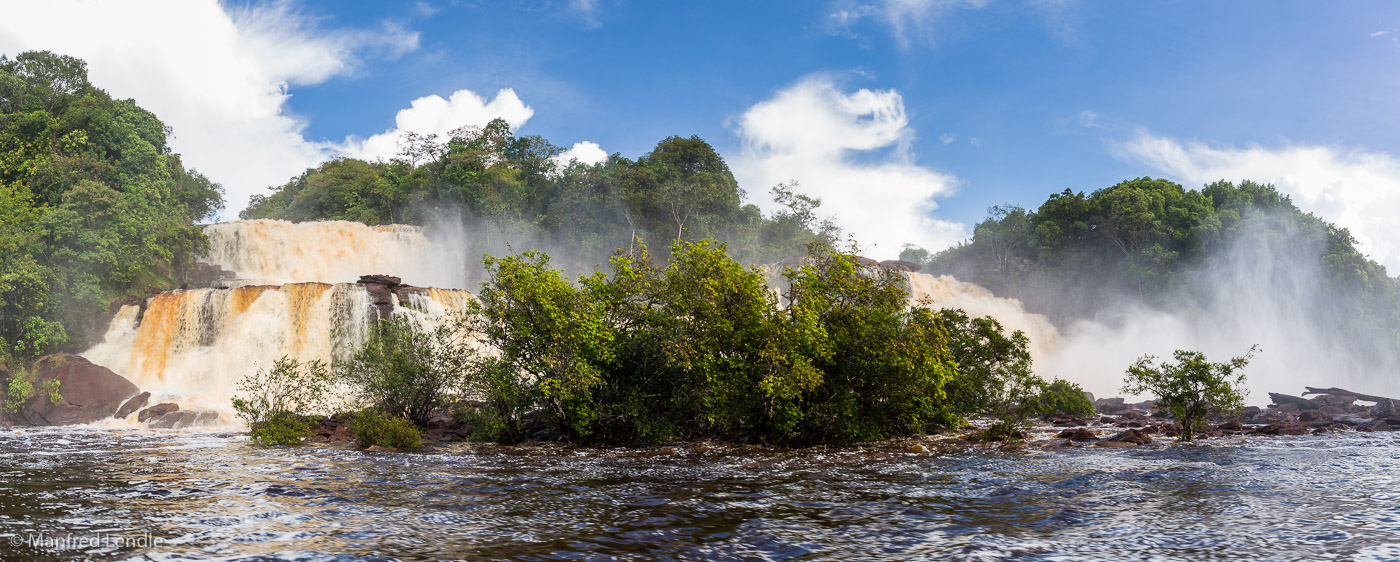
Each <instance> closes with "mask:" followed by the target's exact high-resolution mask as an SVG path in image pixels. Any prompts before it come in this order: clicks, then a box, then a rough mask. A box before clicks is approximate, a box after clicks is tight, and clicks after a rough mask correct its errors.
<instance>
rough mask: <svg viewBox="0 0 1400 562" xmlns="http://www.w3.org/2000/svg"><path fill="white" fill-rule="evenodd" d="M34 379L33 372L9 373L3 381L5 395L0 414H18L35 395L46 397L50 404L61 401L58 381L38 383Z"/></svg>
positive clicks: (51, 380) (61, 395) (0, 406)
mask: <svg viewBox="0 0 1400 562" xmlns="http://www.w3.org/2000/svg"><path fill="white" fill-rule="evenodd" d="M35 377H36V375H35V374H34V372H33V371H29V370H19V371H16V372H14V373H10V374H9V375H7V376H6V377H5V378H4V379H3V380H4V388H5V395H4V401H3V404H0V413H5V414H16V413H18V412H19V411H20V408H22V407H23V406H24V403H25V402H28V401H29V399H30V398H33V397H34V396H35V395H36V394H39V395H44V396H46V397H48V399H49V403H51V404H58V403H59V401H61V400H63V394H61V393H60V392H59V384H60V381H59V380H58V379H49V380H46V381H43V382H39V381H36V380H35ZM35 383H38V384H37V385H36V384H35ZM36 386H37V388H36Z"/></svg>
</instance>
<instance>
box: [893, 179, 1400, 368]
mask: <svg viewBox="0 0 1400 562" xmlns="http://www.w3.org/2000/svg"><path fill="white" fill-rule="evenodd" d="M901 257H902V258H903V259H906V260H909V261H914V262H917V263H922V264H924V265H925V267H926V268H927V271H928V272H930V273H935V274H950V275H953V276H955V277H957V278H958V279H960V280H964V281H969V282H972V283H977V284H979V285H982V286H985V287H987V288H989V289H991V290H993V291H994V292H996V293H997V294H999V295H1003V296H1009V297H1015V298H1019V299H1021V300H1023V301H1025V303H1026V304H1027V307H1028V308H1030V309H1032V310H1035V311H1037V312H1043V313H1046V314H1048V315H1050V316H1051V317H1052V318H1053V319H1055V320H1056V321H1057V322H1058V323H1061V324H1063V323H1065V322H1066V321H1069V320H1074V319H1080V318H1090V317H1094V316H1096V315H1100V314H1102V313H1105V312H1106V311H1110V310H1111V309H1121V308H1126V307H1127V306H1128V305H1135V304H1140V305H1146V306H1148V307H1151V308H1154V309H1158V310H1167V311H1171V312H1173V313H1175V314H1181V315H1185V316H1190V315H1192V314H1199V313H1201V312H1202V310H1201V309H1202V308H1203V307H1209V306H1213V305H1215V304H1218V303H1219V301H1220V299H1221V298H1225V299H1233V300H1243V299H1246V298H1250V297H1253V296H1255V295H1244V294H1236V295H1224V296H1223V297H1222V296H1221V295H1219V294H1217V293H1218V291H1219V287H1220V286H1221V284H1222V283H1224V282H1227V281H1235V280H1237V279H1239V278H1245V279H1246V281H1245V282H1244V283H1239V284H1237V286H1244V287H1249V290H1252V291H1257V292H1269V291H1285V290H1287V291H1292V293H1291V294H1287V295H1285V294H1283V293H1280V294H1272V295H1268V294H1266V295H1263V298H1264V299H1272V300H1275V301H1278V300H1280V299H1290V298H1293V296H1295V295H1297V294H1299V293H1304V294H1306V296H1307V298H1306V299H1305V300H1300V301H1299V302H1291V303H1285V304H1287V305H1288V306H1293V307H1298V308H1299V309H1302V314H1304V315H1305V316H1306V317H1307V319H1308V321H1309V323H1310V324H1312V325H1313V326H1314V327H1315V329H1316V330H1317V332H1318V333H1327V334H1333V335H1334V336H1335V337H1337V338H1338V339H1339V341H1346V342H1348V346H1350V347H1352V348H1353V349H1354V350H1355V351H1357V352H1359V353H1360V354H1361V355H1363V356H1366V358H1367V359H1365V360H1366V361H1368V362H1370V363H1372V364H1381V363H1382V362H1383V361H1387V360H1389V361H1393V360H1394V359H1395V355H1396V353H1397V350H1400V281H1397V280H1396V279H1395V278H1393V277H1390V276H1388V275H1387V273H1386V270H1385V267H1384V266H1382V265H1380V264H1378V263H1376V262H1375V261H1373V260H1371V259H1368V258H1367V257H1366V256H1365V255H1364V254H1362V253H1361V251H1359V250H1358V249H1357V247H1356V241H1355V239H1354V238H1353V237H1352V236H1351V234H1350V233H1349V232H1348V231H1347V230H1346V229H1345V228H1341V227H1338V226H1336V225H1334V224H1331V223H1329V222H1327V221H1325V220H1323V219H1321V218H1319V217H1317V216H1314V215H1312V214H1311V213H1305V212H1303V211H1302V210H1300V209H1299V208H1298V207H1297V206H1296V205H1294V204H1293V202H1292V201H1291V200H1290V199H1289V197H1288V196H1286V195H1283V194H1281V193H1279V192H1278V191H1277V190H1276V189H1274V188H1273V186H1270V185H1262V184H1258V183H1254V182H1250V181H1244V182H1240V183H1238V184H1235V183H1229V182H1224V181H1221V182H1216V183H1212V184H1210V185H1207V186H1205V187H1204V188H1203V189H1200V190H1189V189H1185V188H1184V187H1182V186H1181V185H1178V184H1175V183H1172V182H1170V181H1166V180H1161V179H1152V178H1138V179H1134V180H1129V181H1125V182H1122V183H1119V184H1117V185H1114V186H1112V187H1108V188H1104V189H1100V190H1098V191H1095V192H1093V193H1090V194H1087V195H1086V194H1085V193H1083V192H1074V191H1071V190H1068V189H1067V190H1065V191H1063V192H1061V193H1057V194H1053V195H1051V196H1050V197H1049V198H1048V199H1047V200H1046V201H1045V202H1044V203H1043V204H1041V205H1040V207H1039V208H1038V209H1029V210H1028V209H1025V208H1021V207H1017V206H1011V205H1007V206H998V207H993V208H992V209H991V210H990V213H989V216H988V217H987V218H986V219H985V220H984V221H982V222H981V223H979V224H977V226H976V227H975V229H974V234H973V238H972V239H971V240H969V241H967V242H965V243H963V244H960V245H958V246H956V247H953V248H949V249H947V250H944V251H941V252H938V253H930V252H928V251H926V250H924V249H921V248H906V249H905V250H904V252H903V253H902V255H901ZM1363 347H1365V348H1366V349H1361V348H1363Z"/></svg>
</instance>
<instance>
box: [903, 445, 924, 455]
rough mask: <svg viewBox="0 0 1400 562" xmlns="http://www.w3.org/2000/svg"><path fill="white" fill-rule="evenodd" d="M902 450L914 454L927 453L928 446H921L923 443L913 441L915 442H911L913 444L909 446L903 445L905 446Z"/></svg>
mask: <svg viewBox="0 0 1400 562" xmlns="http://www.w3.org/2000/svg"><path fill="white" fill-rule="evenodd" d="M904 452H906V453H914V454H916V455H927V454H928V447H925V446H923V445H921V444H918V443H915V444H913V445H910V446H908V447H905V448H904Z"/></svg>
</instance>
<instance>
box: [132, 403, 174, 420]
mask: <svg viewBox="0 0 1400 562" xmlns="http://www.w3.org/2000/svg"><path fill="white" fill-rule="evenodd" d="M179 410H180V405H179V404H170V403H165V404H156V405H155V406H151V407H150V408H146V409H145V410H141V413H139V414H136V421H139V422H144V421H146V420H150V419H156V418H160V417H161V416H164V415H166V414H169V413H171V412H177V411H179Z"/></svg>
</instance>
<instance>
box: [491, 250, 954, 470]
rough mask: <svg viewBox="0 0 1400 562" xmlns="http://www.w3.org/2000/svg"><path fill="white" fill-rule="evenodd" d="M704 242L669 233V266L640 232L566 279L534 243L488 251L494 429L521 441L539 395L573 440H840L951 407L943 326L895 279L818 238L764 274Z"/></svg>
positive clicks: (877, 434)
mask: <svg viewBox="0 0 1400 562" xmlns="http://www.w3.org/2000/svg"><path fill="white" fill-rule="evenodd" d="M725 250H726V248H725V246H724V245H722V244H718V243H715V242H713V241H699V242H683V241H682V242H676V243H674V244H673V245H672V247H671V248H670V253H671V256H672V259H671V261H670V263H669V264H667V266H666V267H665V268H658V267H657V266H656V265H655V264H653V262H652V261H651V260H650V257H649V256H648V254H647V252H646V248H645V247H644V246H642V245H640V244H639V245H636V246H633V247H632V248H631V250H629V251H627V252H622V253H619V254H617V255H615V256H614V257H613V259H612V261H611V264H612V271H611V274H610V275H609V274H606V273H602V272H599V273H595V274H593V275H590V276H587V277H584V278H582V279H580V282H579V283H578V284H577V285H575V284H572V283H569V282H568V281H567V280H566V279H565V277H564V275H563V273H562V272H561V271H559V270H557V269H554V268H552V267H551V266H550V264H549V260H548V258H547V257H546V256H544V255H543V254H540V253H537V252H526V253H523V254H520V255H513V256H507V257H503V258H499V259H498V258H488V259H487V268H488V270H489V271H490V273H491V279H490V281H489V282H487V283H486V284H485V285H484V287H483V289H482V291H481V305H480V308H479V309H478V310H477V311H476V314H477V315H478V318H479V319H480V326H481V332H480V333H481V334H482V336H483V337H482V341H483V343H484V344H485V346H486V347H487V348H488V349H490V350H492V351H494V352H495V353H493V354H490V358H489V359H485V360H483V361H482V362H481V367H480V369H479V370H478V371H477V374H478V376H477V377H476V378H475V379H474V384H475V392H476V393H477V394H480V395H482V396H484V397H485V398H486V402H487V404H488V408H487V410H486V411H487V412H488V413H489V414H490V415H491V416H492V419H491V421H489V422H487V423H485V424H484V425H486V426H487V427H491V428H498V430H499V433H497V435H496V437H497V438H499V439H502V440H506V441H514V440H519V439H523V438H524V437H525V436H524V435H523V434H522V433H521V429H520V425H521V420H522V418H523V417H524V414H526V413H527V412H530V411H532V410H533V409H535V408H542V409H543V412H544V413H545V414H546V416H547V419H548V421H549V423H550V424H551V426H553V427H555V428H558V429H559V430H560V431H562V432H563V433H564V434H565V435H566V436H567V437H569V438H570V439H572V440H574V441H577V442H610V443H648V442H657V441H663V440H668V439H676V438H685V437H695V436H705V435H709V436H716V437H721V438H728V439H736V440H753V441H766V442H778V443H795V444H801V443H833V442H852V441H861V440H869V439H879V438H883V437H887V436H891V435H906V434H911V433H915V432H920V431H924V430H927V429H928V428H929V427H931V426H933V425H935V424H939V423H948V422H950V421H952V420H954V419H955V418H954V417H953V416H952V415H951V414H950V413H949V412H950V411H951V409H950V408H949V407H948V405H947V404H945V396H944V393H943V391H942V387H943V385H944V384H945V383H946V382H947V381H948V380H949V379H950V378H951V377H952V376H953V375H954V366H953V364H952V361H951V356H950V355H949V354H948V352H947V337H948V336H947V334H946V331H945V329H944V327H943V326H942V324H941V323H940V322H939V321H938V320H937V319H936V318H935V317H934V315H933V314H932V313H931V312H929V311H927V310H924V309H912V308H910V307H909V306H908V302H907V296H906V293H905V292H904V289H903V278H902V277H900V276H898V275H897V274H894V273H891V272H885V271H874V270H867V269H865V268H861V267H859V266H857V265H856V264H855V261H854V260H853V259H852V256H851V255H850V254H849V253H845V252H840V251H836V250H833V249H830V248H827V247H820V246H816V247H813V249H812V252H811V254H810V256H809V259H808V260H807V263H806V264H805V265H803V266H802V267H800V268H799V269H796V270H789V271H787V272H786V274H785V278H786V280H787V282H788V289H787V291H786V292H785V293H784V294H783V297H782V298H783V300H785V301H786V306H781V305H780V302H779V296H778V295H777V294H775V293H774V292H773V291H772V290H770V289H769V288H768V285H767V283H766V279H765V274H764V273H763V272H762V271H760V270H757V269H750V268H745V267H743V266H742V265H740V264H739V263H738V262H736V261H735V260H733V259H732V258H730V257H729V256H728V255H727V254H726V252H725Z"/></svg>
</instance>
